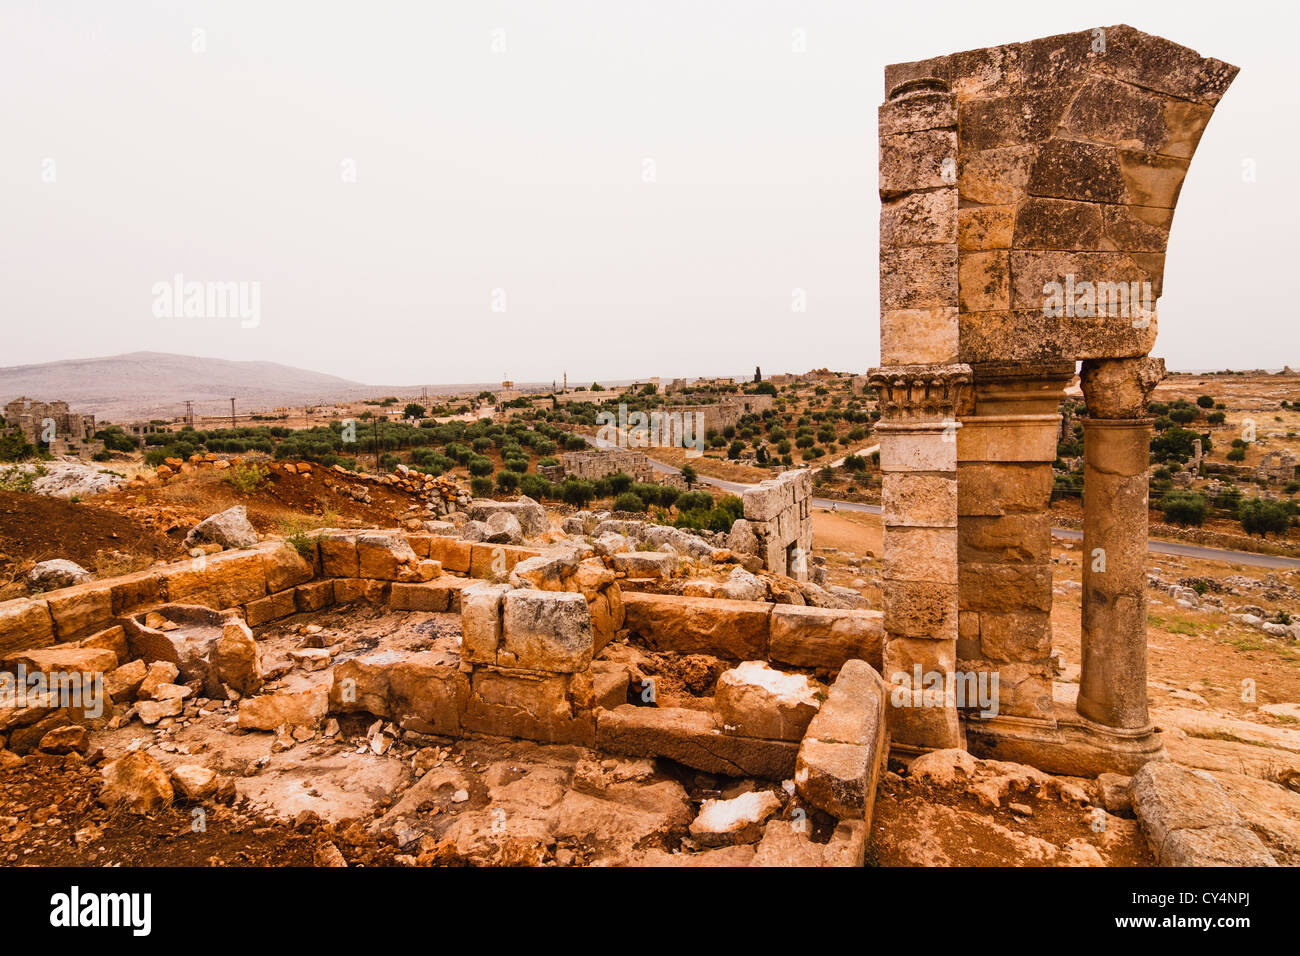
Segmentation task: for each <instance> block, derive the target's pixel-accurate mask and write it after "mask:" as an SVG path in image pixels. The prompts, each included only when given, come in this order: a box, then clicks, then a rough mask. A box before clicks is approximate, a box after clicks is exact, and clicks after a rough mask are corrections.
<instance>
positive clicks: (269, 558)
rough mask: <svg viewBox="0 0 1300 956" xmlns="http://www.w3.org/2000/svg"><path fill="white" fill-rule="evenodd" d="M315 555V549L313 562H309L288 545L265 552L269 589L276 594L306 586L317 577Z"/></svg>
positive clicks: (263, 559) (312, 556)
mask: <svg viewBox="0 0 1300 956" xmlns="http://www.w3.org/2000/svg"><path fill="white" fill-rule="evenodd" d="M315 555H316V549H315V547H313V548H312V551H311V560H308V559H307V558H304V557H303V556H302V555H301V554H299V553H298V551H297V549H296V548H294V547H292V546H290V545H288V544H284V545H280V546H278V547H273V548H267V549H266V550H264V551H263V552H262V567H263V570H264V572H265V574H266V586H267V589H268V590H269V591H270V592H271V593H272V594H274V593H276V592H279V591H285V590H287V589H289V588H292V587H295V586H297V585H299V584H306V583H307V582H308V581H310V580H311V579H312V578H314V577H315V576H316V568H315Z"/></svg>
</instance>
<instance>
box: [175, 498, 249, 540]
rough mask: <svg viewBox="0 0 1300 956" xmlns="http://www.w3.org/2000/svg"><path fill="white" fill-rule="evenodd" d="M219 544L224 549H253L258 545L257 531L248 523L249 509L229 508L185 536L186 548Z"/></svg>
mask: <svg viewBox="0 0 1300 956" xmlns="http://www.w3.org/2000/svg"><path fill="white" fill-rule="evenodd" d="M205 543H212V544H219V545H221V547H223V548H251V547H252V546H253V545H255V544H257V531H256V529H254V528H253V526H252V525H251V524H249V522H248V509H247V508H245V507H244V506H243V505H235V506H234V507H233V508H227V509H226V510H225V511H223V512H221V513H220V514H215V515H212V516H211V517H209V518H204V519H203V520H202V521H200V522H199V523H198V524H196V525H195V526H194V527H193V528H192V529H191V530H190V533H189V534H187V535H186V536H185V547H187V548H192V547H194V546H195V545H198V544H205Z"/></svg>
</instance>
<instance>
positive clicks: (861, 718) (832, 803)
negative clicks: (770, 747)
mask: <svg viewBox="0 0 1300 956" xmlns="http://www.w3.org/2000/svg"><path fill="white" fill-rule="evenodd" d="M884 744H885V685H884V682H883V681H882V680H881V678H880V675H879V674H877V673H876V672H875V671H874V670H872V668H871V667H870V665H868V664H867V663H865V662H864V661H849V662H848V663H846V664H845V665H844V667H843V669H841V671H840V674H839V677H837V678H836V679H835V683H834V684H832V685H831V689H830V693H829V694H828V695H827V698H826V701H825V703H823V704H822V706H821V709H820V710H819V711H818V713H817V716H815V717H814V718H813V720H812V722H811V723H810V724H809V725H808V732H807V734H806V735H805V736H804V739H803V742H802V743H801V744H800V746H799V756H798V766H797V767H796V769H795V774H794V781H795V787H796V788H797V789H798V791H799V795H800V796H801V797H803V799H805V800H807V801H808V802H809V803H810V804H812V805H813V806H815V807H817V808H819V809H821V810H825V811H826V812H827V813H830V814H831V815H833V816H835V817H839V818H845V817H851V818H854V819H865V820H866V821H867V822H868V823H870V821H871V811H872V806H873V804H874V802H875V794H876V780H877V777H878V775H879V772H880V764H881V761H882V760H883V759H884V756H885V753H884V751H885V745H884Z"/></svg>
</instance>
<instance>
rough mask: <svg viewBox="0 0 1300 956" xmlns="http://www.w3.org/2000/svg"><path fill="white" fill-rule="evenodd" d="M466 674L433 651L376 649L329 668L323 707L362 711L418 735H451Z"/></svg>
mask: <svg viewBox="0 0 1300 956" xmlns="http://www.w3.org/2000/svg"><path fill="white" fill-rule="evenodd" d="M468 696H469V678H468V677H467V676H466V675H465V674H463V673H461V672H460V670H459V668H458V667H457V666H456V665H455V664H448V663H446V662H445V660H444V659H443V657H442V655H439V654H437V653H433V652H428V653H418V654H406V653H402V652H400V651H381V652H379V653H375V654H366V655H364V656H362V657H355V658H352V659H350V660H346V661H343V662H341V663H339V664H337V665H335V667H334V681H333V683H332V684H331V685H330V689H329V708H330V710H331V712H334V713H355V712H358V711H360V712H365V713H370V714H374V715H375V716H376V717H383V718H385V719H387V720H391V721H393V722H394V723H395V724H397V725H398V726H399V727H401V728H402V729H404V730H413V731H415V732H416V733H423V734H457V733H459V732H460V715H461V712H462V711H463V710H464V709H465V702H466V700H467V698H468Z"/></svg>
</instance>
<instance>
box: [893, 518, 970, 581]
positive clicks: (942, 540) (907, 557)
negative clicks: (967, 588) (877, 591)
mask: <svg viewBox="0 0 1300 956" xmlns="http://www.w3.org/2000/svg"><path fill="white" fill-rule="evenodd" d="M886 519H888V515H886ZM884 540H885V547H884V551H885V558H884V568H883V570H882V572H881V576H882V577H883V578H886V579H890V580H894V581H930V582H933V583H936V584H956V583H957V531H956V529H955V528H953V529H947V528H939V529H936V528H907V527H893V526H892V525H888V524H887V525H886V527H885V539H884Z"/></svg>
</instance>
